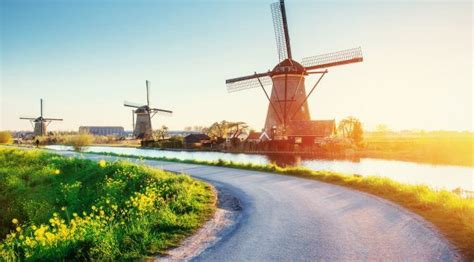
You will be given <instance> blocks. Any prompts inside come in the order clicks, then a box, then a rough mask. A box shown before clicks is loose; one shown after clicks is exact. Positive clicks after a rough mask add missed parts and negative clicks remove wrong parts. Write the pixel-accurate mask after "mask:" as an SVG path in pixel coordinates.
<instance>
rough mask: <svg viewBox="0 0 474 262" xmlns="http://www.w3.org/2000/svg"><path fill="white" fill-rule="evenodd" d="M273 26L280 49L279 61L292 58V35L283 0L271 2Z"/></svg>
mask: <svg viewBox="0 0 474 262" xmlns="http://www.w3.org/2000/svg"><path fill="white" fill-rule="evenodd" d="M270 7H271V10H272V17H273V28H274V29H275V40H276V44H277V49H278V58H279V61H280V62H281V61H283V60H285V59H287V58H290V59H291V47H290V35H289V33H288V23H287V21H286V12H285V3H284V2H283V0H281V1H280V2H276V3H273V4H271V6H270Z"/></svg>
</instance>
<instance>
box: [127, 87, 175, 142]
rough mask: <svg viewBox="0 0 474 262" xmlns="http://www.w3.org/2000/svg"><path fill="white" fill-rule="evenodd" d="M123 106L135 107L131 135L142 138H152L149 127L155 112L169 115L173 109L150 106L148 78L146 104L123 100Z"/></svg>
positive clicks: (151, 131) (151, 130)
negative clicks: (134, 118)
mask: <svg viewBox="0 0 474 262" xmlns="http://www.w3.org/2000/svg"><path fill="white" fill-rule="evenodd" d="M124 106H128V107H133V108H136V109H135V110H133V112H134V114H136V115H137V117H136V122H135V126H134V128H133V135H134V136H135V137H136V138H139V139H142V140H152V139H153V129H152V127H151V119H152V118H153V116H155V115H156V114H157V113H158V114H163V115H171V114H172V113H173V111H170V110H164V109H159V108H151V107H150V82H149V81H148V80H146V105H140V104H137V103H131V102H124ZM132 117H133V114H132ZM132 119H133V118H132Z"/></svg>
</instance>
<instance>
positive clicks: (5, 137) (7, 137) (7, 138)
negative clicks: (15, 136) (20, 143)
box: [0, 131, 12, 144]
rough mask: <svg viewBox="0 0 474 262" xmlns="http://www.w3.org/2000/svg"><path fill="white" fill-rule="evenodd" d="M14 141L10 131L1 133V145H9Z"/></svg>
mask: <svg viewBox="0 0 474 262" xmlns="http://www.w3.org/2000/svg"><path fill="white" fill-rule="evenodd" d="M11 141H12V134H10V132H8V131H1V132H0V144H8V143H10V142H11Z"/></svg>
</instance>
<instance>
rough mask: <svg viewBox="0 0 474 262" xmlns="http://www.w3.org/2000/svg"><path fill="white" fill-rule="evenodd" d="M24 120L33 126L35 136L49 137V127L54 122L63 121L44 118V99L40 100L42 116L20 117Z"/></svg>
mask: <svg viewBox="0 0 474 262" xmlns="http://www.w3.org/2000/svg"><path fill="white" fill-rule="evenodd" d="M20 119H23V120H30V122H31V123H32V124H33V134H34V135H35V136H45V135H47V127H48V126H49V124H50V123H51V122H53V121H63V120H62V119H60V118H45V117H43V99H40V116H39V117H36V118H31V117H20Z"/></svg>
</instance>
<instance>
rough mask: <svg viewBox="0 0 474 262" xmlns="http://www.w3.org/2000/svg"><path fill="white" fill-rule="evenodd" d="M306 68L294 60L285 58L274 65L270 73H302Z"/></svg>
mask: <svg viewBox="0 0 474 262" xmlns="http://www.w3.org/2000/svg"><path fill="white" fill-rule="evenodd" d="M305 71H306V69H305V68H304V66H302V65H301V64H300V63H298V62H296V61H295V60H293V59H289V58H288V59H285V60H283V61H281V62H280V63H278V65H276V66H275V67H274V68H273V70H272V72H271V74H272V75H281V74H288V73H289V74H301V73H304V72H305Z"/></svg>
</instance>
